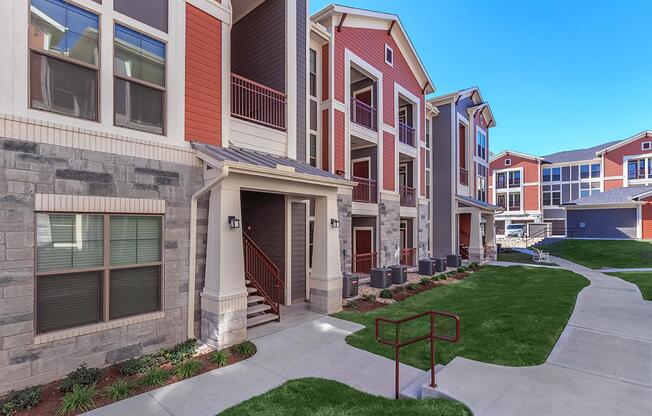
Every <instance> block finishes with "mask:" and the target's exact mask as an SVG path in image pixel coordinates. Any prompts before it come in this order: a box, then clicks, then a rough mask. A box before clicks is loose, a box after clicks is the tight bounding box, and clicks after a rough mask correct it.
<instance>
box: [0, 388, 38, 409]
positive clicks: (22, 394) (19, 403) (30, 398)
mask: <svg viewBox="0 0 652 416" xmlns="http://www.w3.org/2000/svg"><path fill="white" fill-rule="evenodd" d="M40 401H41V386H34V387H27V388H24V389H22V390H17V391H10V392H9V393H7V395H6V396H5V397H3V398H2V400H0V415H2V416H5V415H11V414H14V413H15V412H19V411H21V410H29V409H31V408H32V407H34V406H36V405H37V404H38V403H39V402H40Z"/></svg>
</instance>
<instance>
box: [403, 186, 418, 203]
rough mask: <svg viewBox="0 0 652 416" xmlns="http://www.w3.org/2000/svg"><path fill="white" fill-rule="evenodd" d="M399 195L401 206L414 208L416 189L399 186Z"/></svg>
mask: <svg viewBox="0 0 652 416" xmlns="http://www.w3.org/2000/svg"><path fill="white" fill-rule="evenodd" d="M399 193H400V194H401V206H404V207H414V206H416V198H415V196H416V189H415V188H412V187H410V186H403V185H401V186H399Z"/></svg>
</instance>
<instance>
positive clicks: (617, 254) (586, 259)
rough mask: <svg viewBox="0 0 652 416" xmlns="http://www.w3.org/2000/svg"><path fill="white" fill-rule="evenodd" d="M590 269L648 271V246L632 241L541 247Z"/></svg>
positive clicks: (651, 259) (651, 255) (651, 258)
mask: <svg viewBox="0 0 652 416" xmlns="http://www.w3.org/2000/svg"><path fill="white" fill-rule="evenodd" d="M541 249H542V250H544V251H547V252H549V253H550V254H552V255H553V256H558V257H563V258H565V259H567V260H570V261H572V262H575V263H579V264H582V265H584V266H586V267H590V268H592V269H600V268H603V267H617V268H633V267H652V243H650V242H647V241H634V240H563V241H560V242H557V243H552V244H548V245H545V246H542V247H541Z"/></svg>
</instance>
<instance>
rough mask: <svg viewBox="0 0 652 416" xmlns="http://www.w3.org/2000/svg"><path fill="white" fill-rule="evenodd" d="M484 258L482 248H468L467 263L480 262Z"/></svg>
mask: <svg viewBox="0 0 652 416" xmlns="http://www.w3.org/2000/svg"><path fill="white" fill-rule="evenodd" d="M483 257H484V250H483V249H482V248H474V247H469V261H475V262H478V263H479V262H481V261H482V260H483Z"/></svg>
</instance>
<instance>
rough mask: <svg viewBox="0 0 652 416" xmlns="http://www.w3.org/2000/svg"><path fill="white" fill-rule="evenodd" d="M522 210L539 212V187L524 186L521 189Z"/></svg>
mask: <svg viewBox="0 0 652 416" xmlns="http://www.w3.org/2000/svg"><path fill="white" fill-rule="evenodd" d="M523 194H524V195H523V208H524V209H525V210H526V211H538V210H539V185H533V186H525V187H524V188H523Z"/></svg>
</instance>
